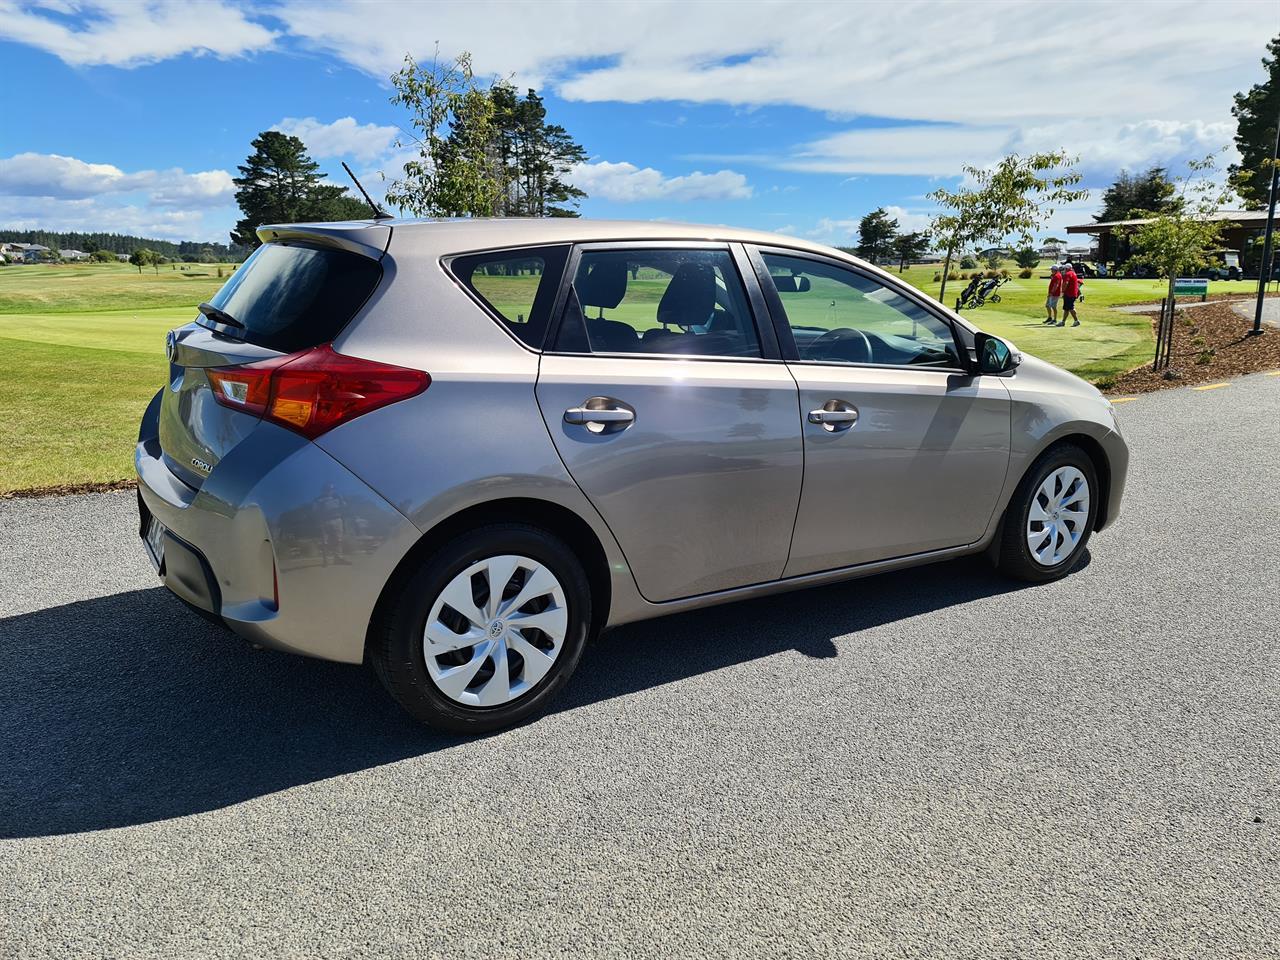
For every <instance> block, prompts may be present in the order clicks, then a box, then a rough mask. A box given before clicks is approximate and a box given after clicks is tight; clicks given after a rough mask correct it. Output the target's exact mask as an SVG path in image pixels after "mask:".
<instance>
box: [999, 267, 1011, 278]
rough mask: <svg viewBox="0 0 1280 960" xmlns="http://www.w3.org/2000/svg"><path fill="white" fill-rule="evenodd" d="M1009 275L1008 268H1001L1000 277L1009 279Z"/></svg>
mask: <svg viewBox="0 0 1280 960" xmlns="http://www.w3.org/2000/svg"><path fill="white" fill-rule="evenodd" d="M1008 275H1009V270H1008V268H1006V267H1001V268H1000V276H1002V277H1007V276H1008Z"/></svg>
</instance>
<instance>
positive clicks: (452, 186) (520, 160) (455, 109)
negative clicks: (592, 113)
mask: <svg viewBox="0 0 1280 960" xmlns="http://www.w3.org/2000/svg"><path fill="white" fill-rule="evenodd" d="M391 83H392V85H393V86H394V87H395V89H396V93H395V95H394V96H393V97H392V98H391V102H392V103H396V104H399V105H401V106H404V107H407V108H408V109H409V110H410V112H411V114H412V117H411V120H410V123H411V126H412V127H413V128H414V130H415V131H416V132H417V133H416V135H411V136H412V139H413V141H414V143H416V145H417V146H418V152H419V156H418V158H416V159H414V160H411V161H409V162H408V163H406V164H405V167H404V177H403V178H402V179H400V180H396V181H394V182H393V183H392V184H391V186H390V187H389V188H388V190H387V200H388V201H389V202H391V203H394V204H396V205H397V206H401V207H404V208H405V209H407V210H409V212H411V213H413V214H414V215H416V216H507V217H574V216H577V215H578V214H577V211H576V209H575V208H576V206H577V204H578V202H579V201H580V200H582V198H583V197H585V196H586V194H585V193H584V192H583V191H582V190H580V189H578V188H577V187H575V186H574V185H573V184H572V183H570V182H569V180H568V179H567V178H568V174H569V172H570V171H571V170H572V169H573V167H574V166H575V165H576V164H579V163H582V162H584V161H585V160H586V159H587V153H586V151H585V150H584V149H583V148H582V147H581V146H580V145H579V144H578V143H577V142H576V141H575V140H574V139H573V138H572V137H571V136H570V135H569V133H568V131H567V130H565V128H564V127H562V126H559V125H557V124H549V123H547V119H546V118H547V109H546V106H545V104H544V103H543V100H542V98H541V97H540V96H539V95H538V93H537V91H536V90H532V89H530V90H527V91H526V92H525V94H524V96H523V97H522V96H520V94H519V92H518V91H517V90H516V88H515V87H514V86H512V85H511V84H510V83H507V82H505V81H501V80H499V81H496V82H494V83H493V84H492V85H491V86H490V87H489V88H488V89H487V90H485V89H483V88H482V87H481V86H480V85H479V84H478V83H477V82H476V79H475V77H474V75H473V74H472V71H471V60H470V57H469V55H467V54H465V53H464V54H462V55H460V56H459V57H458V58H457V59H455V60H453V61H450V62H447V63H444V64H441V63H440V61H439V60H438V59H437V60H436V61H435V62H433V63H432V65H431V66H430V67H425V66H422V65H419V64H418V63H417V62H416V61H414V60H413V58H412V57H406V58H405V66H404V67H403V69H401V70H400V71H399V72H398V73H396V74H395V75H394V76H392V78H391ZM402 145H403V144H402Z"/></svg>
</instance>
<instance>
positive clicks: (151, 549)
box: [143, 517, 165, 573]
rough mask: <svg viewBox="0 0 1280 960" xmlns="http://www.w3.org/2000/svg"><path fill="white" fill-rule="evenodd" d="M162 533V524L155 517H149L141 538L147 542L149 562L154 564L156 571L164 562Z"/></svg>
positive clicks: (163, 531)
mask: <svg viewBox="0 0 1280 960" xmlns="http://www.w3.org/2000/svg"><path fill="white" fill-rule="evenodd" d="M164 534H165V529H164V524H163V523H161V522H160V521H159V520H157V519H156V518H155V517H151V519H150V520H149V521H148V523H147V534H146V536H145V537H143V540H144V541H145V542H146V544H147V552H148V553H150V554H151V562H152V563H153V564H155V568H156V572H157V573H159V572H160V567H161V565H162V564H163V563H164Z"/></svg>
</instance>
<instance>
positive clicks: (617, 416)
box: [564, 397, 636, 433]
mask: <svg viewBox="0 0 1280 960" xmlns="http://www.w3.org/2000/svg"><path fill="white" fill-rule="evenodd" d="M635 420H636V412H635V410H633V409H632V408H631V407H630V406H629V405H628V404H625V403H623V402H622V401H621V400H615V399H613V397H591V398H590V399H589V400H587V401H586V402H585V403H583V404H582V406H580V407H570V408H569V409H568V410H566V411H565V412H564V422H565V423H573V424H582V425H585V426H586V428H587V429H588V430H591V431H592V432H594V433H599V432H601V431H604V430H611V431H617V430H625V429H626V428H627V427H629V426H631V424H633V423H635Z"/></svg>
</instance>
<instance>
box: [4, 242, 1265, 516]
mask: <svg viewBox="0 0 1280 960" xmlns="http://www.w3.org/2000/svg"><path fill="white" fill-rule="evenodd" d="M187 266H188V269H187V270H185V271H183V270H173V269H170V268H169V267H167V266H166V267H161V268H160V271H159V273H156V272H154V271H152V270H151V269H146V270H144V271H143V273H142V274H139V273H138V271H137V269H136V268H134V267H131V266H129V265H128V264H75V265H65V266H37V265H32V266H21V267H3V268H0V493H4V492H8V491H13V490H22V489H28V488H31V487H41V486H52V485H55V484H70V483H86V482H98V481H104V482H105V481H112V480H120V479H124V478H126V477H128V476H129V475H130V474H131V472H132V455H133V445H134V441H135V438H136V436H137V433H136V431H137V425H138V418H139V417H140V416H141V413H142V409H143V407H144V406H145V405H146V403H147V401H148V400H149V399H150V398H151V396H152V395H153V394H154V393H155V391H156V390H158V389H159V388H160V387H161V385H162V384H163V383H164V377H165V364H164V352H163V342H164V333H165V331H166V330H169V329H171V328H173V327H176V326H179V325H181V324H183V323H186V322H188V321H189V320H191V319H192V318H193V317H194V316H195V306H196V304H197V303H199V302H200V301H202V300H208V299H209V298H210V297H212V296H213V294H214V293H215V292H216V291H217V289H218V288H219V287H220V286H221V285H222V284H223V282H225V280H226V277H227V276H229V275H230V269H229V267H228V266H226V265H222V267H221V269H222V272H223V276H222V277H221V278H220V277H218V275H217V272H218V269H219V266H218V265H217V264H189V265H187ZM936 272H937V271H936V269H935V268H932V267H912V268H910V269H909V270H908V271H907V272H906V274H904V279H906V280H907V281H908V282H910V283H912V284H913V285H915V286H916V287H918V288H920V289H921V290H923V291H924V292H925V293H928V294H929V295H931V296H934V297H936V295H937V292H938V284H937V283H934V282H933V275H934V273H936ZM1040 272H1041V271H1037V276H1036V277H1035V278H1034V279H1031V280H1019V279H1017V278H1016V276H1015V279H1014V280H1013V281H1012V282H1010V283H1008V284H1006V285H1005V286H1004V287H1003V288H1002V290H1001V295H1002V301H1003V302H1002V303H999V304H993V305H989V306H986V307H983V308H981V309H979V310H976V311H973V312H972V313H968V314H966V316H968V317H969V318H970V319H971V320H972V321H973V322H974V323H976V324H977V325H978V326H980V327H981V328H983V329H984V330H988V331H990V332H992V333H996V334H999V335H1001V336H1005V337H1008V338H1009V339H1010V340H1012V341H1013V342H1014V343H1016V344H1017V345H1018V346H1019V347H1020V348H1021V349H1023V350H1025V351H1027V352H1029V353H1033V354H1036V355H1037V356H1040V357H1043V358H1044V359H1046V360H1049V361H1051V362H1053V363H1056V364H1058V365H1059V366H1063V367H1066V368H1067V369H1068V370H1072V371H1074V372H1076V373H1078V374H1080V375H1081V376H1084V377H1086V378H1088V379H1092V380H1095V381H1099V380H1103V381H1105V380H1106V379H1107V378H1110V377H1113V376H1115V375H1117V374H1119V373H1122V372H1124V371H1125V370H1128V369H1130V368H1132V367H1134V366H1137V365H1138V364H1140V363H1142V362H1144V361H1145V360H1146V359H1148V358H1149V356H1150V353H1151V350H1152V342H1151V332H1150V324H1149V322H1148V320H1147V318H1145V317H1142V316H1132V315H1126V314H1120V313H1114V312H1111V311H1108V310H1106V307H1108V306H1111V305H1114V304H1121V303H1138V302H1145V301H1151V300H1158V299H1159V297H1160V295H1161V294H1162V292H1163V290H1164V285H1163V284H1161V283H1160V282H1158V281H1149V280H1090V281H1087V282H1086V284H1085V294H1086V297H1085V301H1084V303H1083V304H1081V309H1080V316H1081V319H1082V320H1083V326H1081V327H1079V328H1074V329H1073V328H1070V327H1067V328H1063V329H1058V328H1047V327H1044V326H1042V325H1041V323H1040V320H1041V319H1042V317H1043V310H1042V306H1041V305H1042V304H1043V302H1044V291H1045V284H1046V281H1044V280H1042V279H1040V277H1039V273H1040ZM486 282H489V283H491V284H492V286H491V288H490V289H489V290H488V291H487V292H489V293H490V294H491V296H492V298H493V299H494V301H495V302H496V303H498V305H499V306H500V308H501V309H504V310H510V311H511V315H513V316H514V315H517V314H518V313H519V312H521V311H527V310H528V308H529V305H530V303H531V300H532V284H531V278H527V277H511V278H506V277H494V278H486ZM953 283H954V286H953V285H952V284H951V283H949V284H948V285H947V294H948V299H951V300H954V296H955V295H957V294H959V292H960V290H961V289H962V288H963V286H964V283H963V281H954V282H953ZM1210 288H1211V290H1212V291H1213V292H1215V293H1221V292H1240V293H1247V292H1249V291H1250V290H1251V289H1252V285H1251V284H1250V283H1248V282H1238V283H1226V282H1219V283H1212V284H1210ZM662 289H663V283H662V282H661V281H659V280H657V279H655V278H654V277H650V276H647V275H646V276H641V277H640V278H639V279H638V280H635V281H632V286H631V287H630V288H629V290H628V295H627V298H626V300H625V301H624V302H623V304H621V307H620V309H621V310H622V311H624V312H625V311H631V312H633V313H634V315H635V316H636V317H637V318H638V317H642V316H644V317H650V318H651V317H652V316H653V314H654V312H655V304H656V302H657V301H658V299H659V298H660V297H661V293H662ZM836 319H838V317H837V318H836ZM815 322H819V323H821V322H822V321H821V319H819V320H815Z"/></svg>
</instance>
